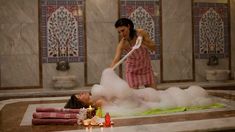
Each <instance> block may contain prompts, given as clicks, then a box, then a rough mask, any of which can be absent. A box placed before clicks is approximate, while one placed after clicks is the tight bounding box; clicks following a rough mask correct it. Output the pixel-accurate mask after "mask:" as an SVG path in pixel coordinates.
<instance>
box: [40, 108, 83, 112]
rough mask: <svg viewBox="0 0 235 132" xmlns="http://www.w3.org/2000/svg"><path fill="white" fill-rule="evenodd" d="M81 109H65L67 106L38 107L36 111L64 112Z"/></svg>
mask: <svg viewBox="0 0 235 132" xmlns="http://www.w3.org/2000/svg"><path fill="white" fill-rule="evenodd" d="M79 111H80V109H65V108H43V107H38V108H36V112H62V113H79Z"/></svg>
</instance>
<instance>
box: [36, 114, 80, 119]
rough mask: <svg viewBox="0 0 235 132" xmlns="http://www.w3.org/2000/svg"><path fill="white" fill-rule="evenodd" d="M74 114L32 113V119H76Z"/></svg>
mask: <svg viewBox="0 0 235 132" xmlns="http://www.w3.org/2000/svg"><path fill="white" fill-rule="evenodd" d="M78 116H79V115H78V114H76V113H56V112H34V113H33V118H38V119H49V118H50V119H76V118H78Z"/></svg>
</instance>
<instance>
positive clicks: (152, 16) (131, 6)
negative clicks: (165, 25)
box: [119, 0, 161, 60]
mask: <svg viewBox="0 0 235 132" xmlns="http://www.w3.org/2000/svg"><path fill="white" fill-rule="evenodd" d="M119 9H120V10H119V11H120V18H129V19H131V20H132V21H133V23H134V25H135V28H142V29H144V30H145V31H146V32H147V33H148V34H149V36H150V38H151V39H152V40H153V41H154V42H155V43H156V45H157V52H151V58H152V59H153V60H157V59H160V51H161V50H160V44H161V38H160V37H161V35H160V2H159V0H120V7H119Z"/></svg>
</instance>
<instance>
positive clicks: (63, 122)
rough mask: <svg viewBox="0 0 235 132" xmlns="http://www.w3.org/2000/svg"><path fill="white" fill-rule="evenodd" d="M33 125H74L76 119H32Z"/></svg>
mask: <svg viewBox="0 0 235 132" xmlns="http://www.w3.org/2000/svg"><path fill="white" fill-rule="evenodd" d="M32 124H33V125H75V124H77V119H36V118H34V119H32Z"/></svg>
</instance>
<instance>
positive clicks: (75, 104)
mask: <svg viewBox="0 0 235 132" xmlns="http://www.w3.org/2000/svg"><path fill="white" fill-rule="evenodd" d="M88 107H89V105H88V104H85V103H84V102H82V101H81V100H79V99H78V98H77V97H76V96H75V94H73V95H72V96H71V98H70V99H69V100H68V102H67V103H66V105H65V106H64V108H71V109H80V108H88Z"/></svg>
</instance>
